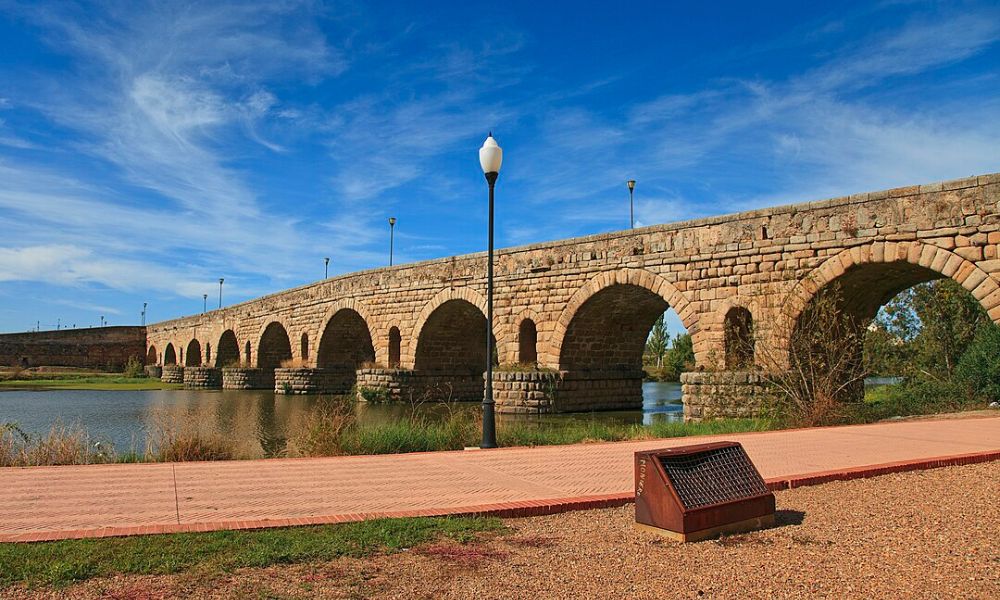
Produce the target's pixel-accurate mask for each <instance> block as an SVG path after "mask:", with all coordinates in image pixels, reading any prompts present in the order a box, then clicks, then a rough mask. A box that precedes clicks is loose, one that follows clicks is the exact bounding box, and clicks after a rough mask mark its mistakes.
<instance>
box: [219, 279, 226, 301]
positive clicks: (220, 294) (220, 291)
mask: <svg viewBox="0 0 1000 600" xmlns="http://www.w3.org/2000/svg"><path fill="white" fill-rule="evenodd" d="M223 281H225V278H223V277H219V308H222V282H223Z"/></svg>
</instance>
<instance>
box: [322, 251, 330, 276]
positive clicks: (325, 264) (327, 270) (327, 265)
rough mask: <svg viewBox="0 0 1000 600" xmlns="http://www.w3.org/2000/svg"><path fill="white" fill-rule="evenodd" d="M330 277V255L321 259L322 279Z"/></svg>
mask: <svg viewBox="0 0 1000 600" xmlns="http://www.w3.org/2000/svg"><path fill="white" fill-rule="evenodd" d="M329 278H330V257H329V256H327V257H326V258H324V259H323V279H329Z"/></svg>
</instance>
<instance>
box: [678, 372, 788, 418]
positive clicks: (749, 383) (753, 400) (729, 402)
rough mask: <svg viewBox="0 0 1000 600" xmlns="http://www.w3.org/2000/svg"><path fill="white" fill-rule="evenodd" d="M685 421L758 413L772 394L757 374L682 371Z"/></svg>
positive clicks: (756, 414) (747, 416)
mask: <svg viewBox="0 0 1000 600" xmlns="http://www.w3.org/2000/svg"><path fill="white" fill-rule="evenodd" d="M681 393H682V394H683V398H684V420H685V421H701V420H703V419H714V418H717V417H740V418H749V417H756V416H759V415H760V411H761V408H762V407H763V405H764V403H765V402H766V399H767V397H768V395H769V393H771V392H770V391H769V386H768V382H767V380H766V379H765V378H764V377H763V376H762V375H761V374H760V373H749V372H740V371H716V372H704V373H682V374H681Z"/></svg>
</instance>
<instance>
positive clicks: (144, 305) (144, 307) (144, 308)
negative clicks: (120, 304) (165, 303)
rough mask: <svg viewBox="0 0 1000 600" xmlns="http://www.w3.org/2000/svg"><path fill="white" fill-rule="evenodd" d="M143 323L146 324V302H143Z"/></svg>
mask: <svg viewBox="0 0 1000 600" xmlns="http://www.w3.org/2000/svg"><path fill="white" fill-rule="evenodd" d="M142 324H143V325H144V326H145V325H146V302H143V303H142Z"/></svg>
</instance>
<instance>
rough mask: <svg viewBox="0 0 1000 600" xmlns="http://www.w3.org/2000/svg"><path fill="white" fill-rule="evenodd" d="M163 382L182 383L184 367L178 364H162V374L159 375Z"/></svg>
mask: <svg viewBox="0 0 1000 600" xmlns="http://www.w3.org/2000/svg"><path fill="white" fill-rule="evenodd" d="M160 381H162V382H163V383H184V367H182V366H180V365H163V374H162V375H160Z"/></svg>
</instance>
